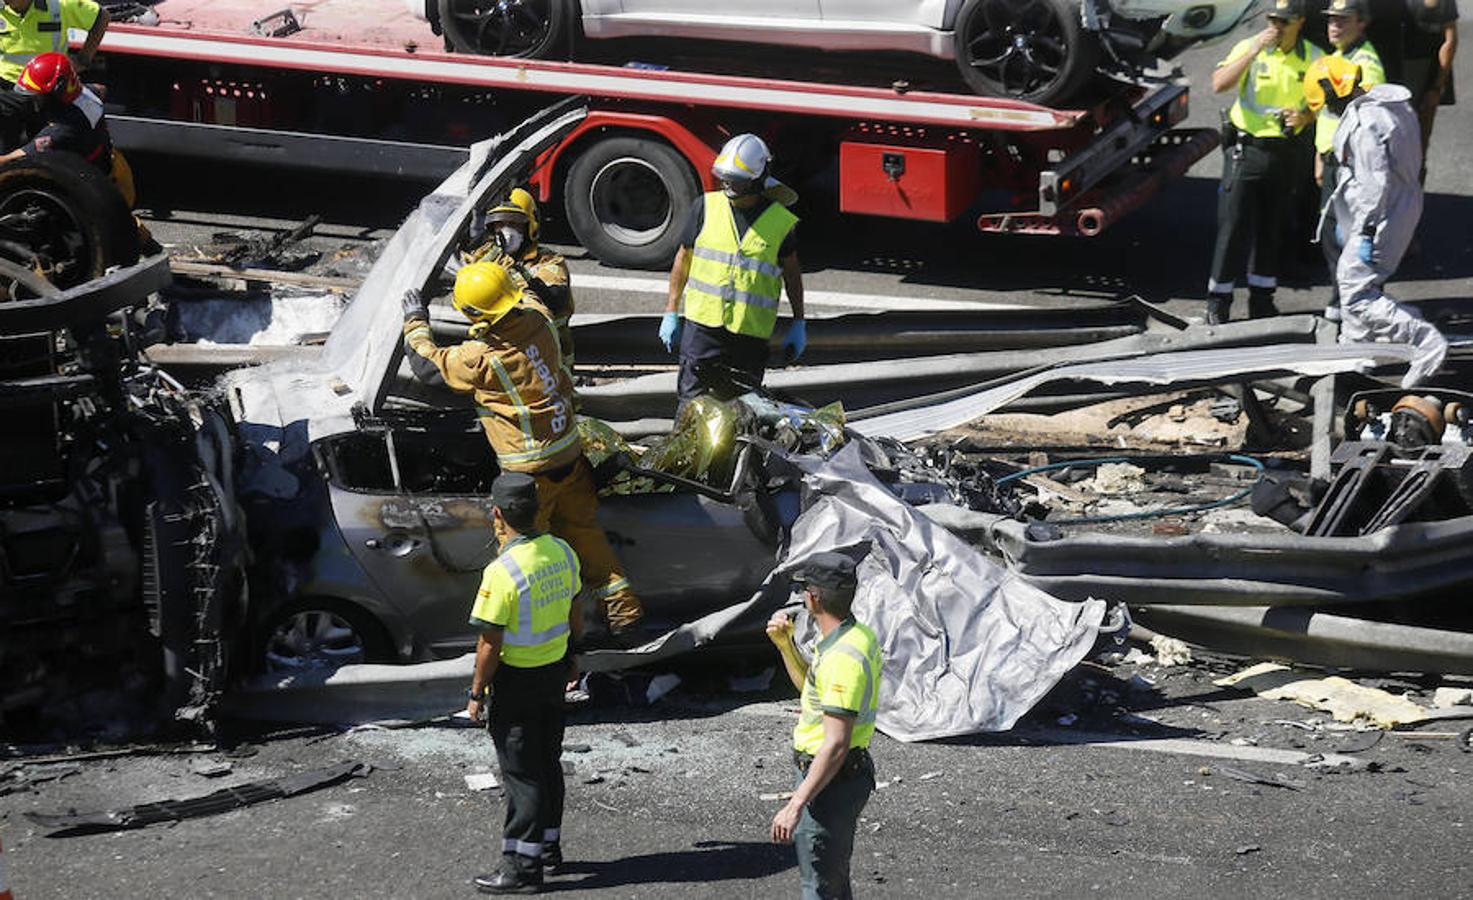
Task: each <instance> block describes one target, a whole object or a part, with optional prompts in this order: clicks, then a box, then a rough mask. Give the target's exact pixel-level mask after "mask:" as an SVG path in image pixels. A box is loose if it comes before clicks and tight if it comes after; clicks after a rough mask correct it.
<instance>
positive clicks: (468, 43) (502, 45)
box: [439, 0, 567, 59]
mask: <svg viewBox="0 0 1473 900" xmlns="http://www.w3.org/2000/svg"><path fill="white" fill-rule="evenodd" d="M439 3H440V27H441V28H442V29H444V32H445V37H446V38H447V39H448V40H449V42H450V44H451V46H453V47H454V48H455V49H456V50H458V51H460V52H461V53H477V54H480V55H482V56H512V57H521V58H526V59H538V58H541V57H543V56H546V55H547V54H548V53H550V52H551V51H552V49H553V48H554V47H556V46H557V44H558V41H559V40H560V39H561V37H562V34H563V26H564V21H565V19H566V18H567V10H566V4H565V2H564V0H439Z"/></svg>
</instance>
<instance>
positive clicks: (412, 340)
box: [404, 300, 583, 475]
mask: <svg viewBox="0 0 1473 900" xmlns="http://www.w3.org/2000/svg"><path fill="white" fill-rule="evenodd" d="M472 335H473V337H472V339H471V340H468V341H466V342H464V343H462V344H456V345H455V346H453V347H440V346H437V345H436V344H435V339H434V336H433V335H432V334H431V332H430V324H429V322H427V321H425V320H424V319H422V318H418V317H414V318H411V319H409V320H408V321H406V322H405V323H404V338H405V341H406V343H407V344H408V352H409V353H410V354H411V356H410V363H411V365H414V363H415V360H416V359H420V360H425V361H427V362H428V363H430V364H432V365H433V366H434V368H435V369H436V370H437V371H438V373H439V376H440V378H442V379H443V380H444V382H445V384H446V386H447V387H449V388H450V389H451V390H454V391H459V392H461V393H469V394H472V395H473V396H474V397H475V401H476V412H477V415H479V416H480V420H481V426H482V427H483V428H485V429H486V437H487V438H488V439H489V440H490V441H491V448H492V449H493V450H495V451H496V458H497V461H498V462H499V463H500V465H501V468H503V469H505V470H507V471H509V472H526V473H529V474H532V475H536V474H539V473H542V472H551V471H554V470H557V469H561V468H564V467H567V466H570V465H572V464H573V463H574V462H576V461H577V460H578V459H579V457H581V456H582V455H583V446H582V444H581V442H580V441H579V438H578V428H577V422H576V418H575V415H574V410H573V380H572V378H571V377H570V376H569V375H568V373H567V371H566V370H565V369H564V368H563V366H562V363H561V351H560V350H559V342H558V336H557V331H556V328H555V326H554V325H553V322H552V314H551V313H550V312H549V311H548V310H547V309H546V308H545V307H543V306H542V305H541V304H539V303H535V302H533V301H531V300H523V301H522V303H521V304H520V305H518V306H517V307H516V308H515V309H513V310H511V311H510V312H508V313H507V314H506V315H505V316H503V317H502V318H501V319H500V320H499V321H497V322H496V323H495V324H494V325H491V326H489V327H487V326H484V325H478V326H475V327H474V328H473V329H472Z"/></svg>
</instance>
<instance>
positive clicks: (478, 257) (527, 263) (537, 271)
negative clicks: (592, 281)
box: [461, 241, 574, 374]
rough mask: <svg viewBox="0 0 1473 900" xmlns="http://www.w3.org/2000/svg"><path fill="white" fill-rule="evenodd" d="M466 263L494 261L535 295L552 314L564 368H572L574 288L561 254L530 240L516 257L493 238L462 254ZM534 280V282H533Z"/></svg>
mask: <svg viewBox="0 0 1473 900" xmlns="http://www.w3.org/2000/svg"><path fill="white" fill-rule="evenodd" d="M461 257H462V259H463V260H464V261H465V262H466V263H473V262H481V261H483V260H485V261H487V262H494V263H496V264H497V265H498V266H501V267H502V268H503V269H505V270H506V274H507V275H509V276H511V280H512V283H513V284H515V285H516V286H517V287H518V288H520V289H521V291H522V294H523V295H524V296H528V297H535V298H537V301H538V302H539V303H541V304H542V305H543V306H544V307H546V308H547V311H548V312H550V313H552V324H553V325H554V326H556V327H557V336H558V343H559V345H560V347H561V349H562V352H563V367H564V368H566V369H567V370H568V372H569V374H571V373H572V371H573V327H572V320H573V312H574V309H573V290H572V279H571V277H570V276H569V274H568V263H567V260H565V259H563V257H562V255H561V254H558V253H553V252H551V251H549V250H543V249H542V247H541V246H540V245H538V244H536V243H533V244H532V245H531V246H529V247H528V248H527V249H526V250H525V251H523V252H522V253H521V254H519V256H518V257H517V258H515V259H513V258H512V257H510V256H508V255H507V254H505V253H502V252H501V247H500V245H499V244H497V243H496V242H495V241H487V242H486V243H484V244H482V245H481V246H479V247H477V248H476V249H475V250H472V251H471V252H470V253H463V254H461ZM534 282H535V283H534Z"/></svg>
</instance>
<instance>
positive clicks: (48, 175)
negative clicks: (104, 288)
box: [0, 153, 138, 290]
mask: <svg viewBox="0 0 1473 900" xmlns="http://www.w3.org/2000/svg"><path fill="white" fill-rule="evenodd" d="M0 261H4V262H6V263H9V264H11V265H12V266H14V267H19V268H21V269H25V270H27V271H29V272H32V273H34V274H35V275H36V276H39V277H40V278H42V279H44V280H46V281H47V282H49V283H51V284H52V285H54V286H56V287H58V288H61V289H63V290H64V289H66V288H70V287H74V286H76V285H79V284H82V283H83V282H86V281H90V280H91V279H93V278H96V277H98V276H100V275H102V274H103V273H104V272H106V271H107V270H108V269H109V268H111V267H112V266H119V265H122V266H127V265H132V264H133V263H135V262H137V261H138V226H137V223H136V222H134V220H133V214H132V213H131V212H129V210H128V204H127V203H125V202H124V201H123V196H122V194H120V193H118V189H117V188H116V187H115V186H114V185H113V183H112V181H110V180H109V179H108V177H107V176H106V175H103V174H102V173H101V172H99V171H97V169H96V168H94V167H93V166H92V164H91V163H89V162H87V161H86V160H84V159H82V158H81V157H80V156H76V155H74V154H71V153H44V154H40V155H37V156H26V157H22V158H21V159H18V160H15V161H13V162H9V163H6V164H5V165H3V166H0ZM0 280H3V282H4V283H6V284H14V283H15V279H13V278H10V277H8V276H4V275H0Z"/></svg>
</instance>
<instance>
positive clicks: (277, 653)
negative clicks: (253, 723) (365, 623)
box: [264, 609, 370, 672]
mask: <svg viewBox="0 0 1473 900" xmlns="http://www.w3.org/2000/svg"><path fill="white" fill-rule="evenodd" d="M369 659H370V654H369V645H368V639H367V638H366V637H365V636H364V635H363V634H362V633H360V631H359V629H357V628H355V627H354V626H353V623H351V622H349V621H348V620H347V618H345V617H343V616H340V615H338V614H337V613H334V612H330V611H328V610H325V609H303V610H300V611H298V612H295V613H291V614H289V615H287V616H286V617H285V618H283V619H282V620H281V622H280V623H279V624H278V625H277V626H276V627H275V628H273V629H271V632H270V634H269V635H268V636H267V638H266V647H265V654H264V661H265V669H266V671H268V672H304V671H308V670H311V669H335V668H337V667H339V666H347V665H352V664H354V663H362V662H368V661H369Z"/></svg>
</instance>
